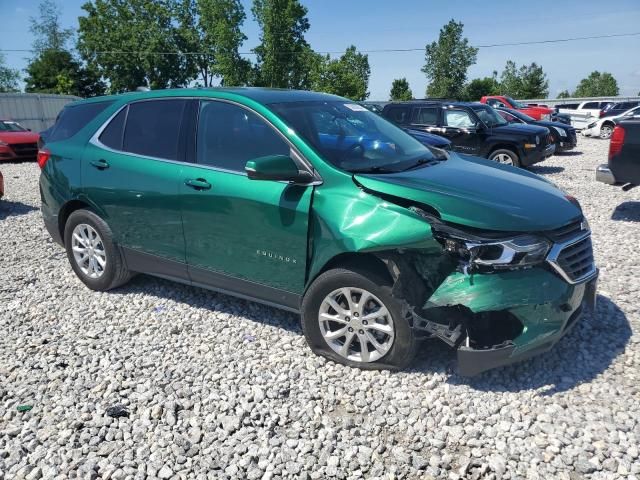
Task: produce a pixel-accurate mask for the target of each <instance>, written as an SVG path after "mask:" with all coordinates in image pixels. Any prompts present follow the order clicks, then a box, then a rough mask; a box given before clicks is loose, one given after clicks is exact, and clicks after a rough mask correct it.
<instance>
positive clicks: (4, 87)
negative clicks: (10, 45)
mask: <svg viewBox="0 0 640 480" xmlns="http://www.w3.org/2000/svg"><path fill="white" fill-rule="evenodd" d="M19 81H20V72H19V71H18V70H14V69H13V68H9V67H7V66H6V65H5V56H4V54H3V53H0V92H17V91H19V90H20V88H19V85H18V82H19Z"/></svg>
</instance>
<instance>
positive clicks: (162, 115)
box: [122, 99, 187, 160]
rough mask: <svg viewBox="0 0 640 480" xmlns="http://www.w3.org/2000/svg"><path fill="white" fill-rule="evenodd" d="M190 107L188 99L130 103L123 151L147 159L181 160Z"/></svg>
mask: <svg viewBox="0 0 640 480" xmlns="http://www.w3.org/2000/svg"><path fill="white" fill-rule="evenodd" d="M186 104H187V101H186V100H184V99H171V100H148V101H144V102H137V103H132V104H130V105H129V113H128V115H127V122H126V126H125V129H124V138H123V142H122V150H124V151H125V152H129V153H135V154H137V155H143V156H145V157H155V158H163V159H167V160H178V139H179V137H180V124H181V123H182V114H183V112H184V108H185V106H186Z"/></svg>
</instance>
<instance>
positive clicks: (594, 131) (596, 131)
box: [582, 106, 640, 139]
mask: <svg viewBox="0 0 640 480" xmlns="http://www.w3.org/2000/svg"><path fill="white" fill-rule="evenodd" d="M633 117H638V118H640V106H637V107H633V108H630V109H629V110H627V111H626V112H624V113H621V114H620V115H615V116H613V117H604V118H601V119H600V120H596V121H595V122H592V123H590V124H589V125H587V126H586V127H585V128H583V129H582V135H584V136H585V137H600V138H603V139H608V138H611V134H612V133H613V127H615V123H614V120H618V119H621V118H633Z"/></svg>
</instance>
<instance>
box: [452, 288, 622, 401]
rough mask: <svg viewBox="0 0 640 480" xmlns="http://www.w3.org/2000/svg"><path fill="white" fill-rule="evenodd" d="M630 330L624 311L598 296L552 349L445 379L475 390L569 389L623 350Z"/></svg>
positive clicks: (543, 392)
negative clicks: (593, 308) (591, 310)
mask: <svg viewBox="0 0 640 480" xmlns="http://www.w3.org/2000/svg"><path fill="white" fill-rule="evenodd" d="M631 334H632V331H631V327H630V325H629V321H628V319H627V317H626V316H625V314H624V313H623V312H622V310H620V309H619V308H618V306H617V305H616V304H615V303H613V302H612V301H611V300H610V299H609V298H607V297H604V296H602V295H598V304H597V308H596V311H595V312H594V313H586V314H585V315H584V316H583V317H582V318H581V319H580V320H579V321H578V323H577V324H576V326H575V327H574V328H573V330H572V331H571V332H569V333H568V334H567V336H566V337H564V338H563V339H562V340H560V342H558V343H557V344H556V345H555V346H554V347H553V349H552V350H550V351H549V352H546V353H543V354H541V355H538V356H537V357H534V358H532V359H530V360H526V361H524V362H520V363H516V364H513V365H510V366H506V367H500V368H496V369H494V370H489V371H488V372H484V373H482V374H480V375H478V376H477V377H472V378H467V377H461V376H459V375H457V374H454V375H452V376H450V377H449V380H448V382H449V383H452V384H457V385H468V386H469V387H471V388H474V389H476V390H483V391H493V392H519V391H522V390H538V389H541V392H540V394H541V395H545V396H546V395H553V394H555V393H559V392H564V391H567V390H571V389H573V388H575V387H577V386H578V385H580V384H582V383H586V382H590V381H592V380H593V379H595V378H596V377H597V376H598V375H600V374H601V373H603V372H604V371H605V370H606V369H607V368H608V367H609V366H610V365H611V364H612V363H613V361H614V360H615V359H616V357H617V356H618V355H620V354H621V353H622V352H624V349H625V346H626V345H627V343H628V341H629V338H630V337H631Z"/></svg>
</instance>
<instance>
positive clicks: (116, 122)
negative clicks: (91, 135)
mask: <svg viewBox="0 0 640 480" xmlns="http://www.w3.org/2000/svg"><path fill="white" fill-rule="evenodd" d="M126 119H127V108H126V107H125V108H123V109H122V110H120V112H119V113H118V114H117V115H116V116H115V117H114V118H113V119H112V120H111V121H110V122H109V125H107V128H105V129H104V130H103V131H102V133H101V134H100V137H99V140H100V142H102V144H103V145H105V146H107V147H109V148H113V149H114V150H122V135H123V133H124V122H125V120H126Z"/></svg>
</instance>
